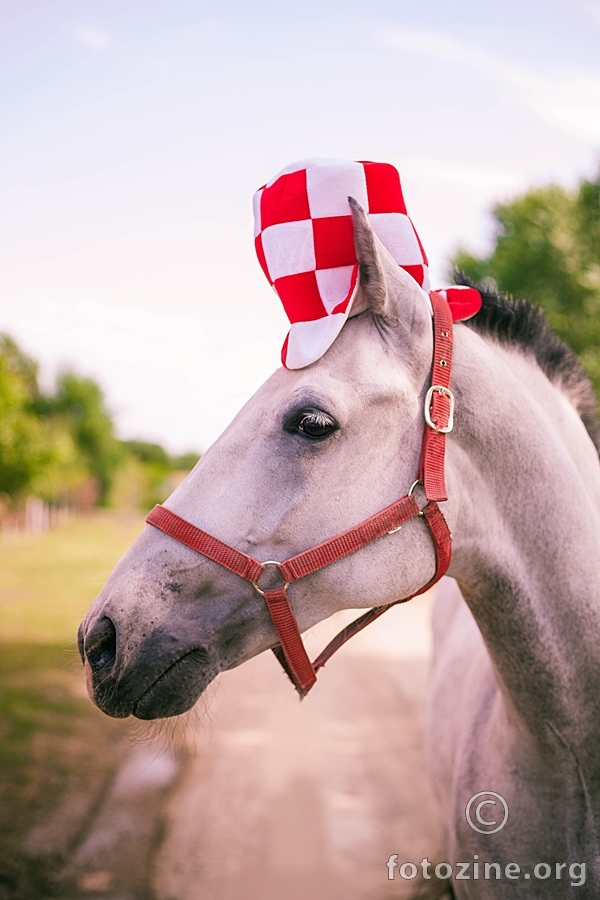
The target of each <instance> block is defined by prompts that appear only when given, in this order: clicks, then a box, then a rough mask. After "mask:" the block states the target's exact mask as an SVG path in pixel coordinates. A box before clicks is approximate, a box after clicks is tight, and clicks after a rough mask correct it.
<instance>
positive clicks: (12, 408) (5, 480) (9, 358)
mask: <svg viewBox="0 0 600 900" xmlns="http://www.w3.org/2000/svg"><path fill="white" fill-rule="evenodd" d="M38 395H39V391H38V384H37V366H36V364H35V363H34V361H33V360H32V359H30V358H29V357H28V356H26V355H25V354H24V353H22V351H21V350H20V349H19V347H18V346H17V344H16V343H15V342H14V341H13V340H12V338H10V337H9V336H8V335H6V334H2V335H0V494H4V495H6V496H8V497H9V498H10V500H11V501H17V500H19V499H20V498H21V497H22V496H24V495H26V494H27V493H28V492H29V491H30V490H31V488H32V486H33V484H34V482H35V479H36V477H37V475H38V474H39V472H40V471H41V470H42V469H43V468H44V467H45V466H46V465H47V463H48V460H49V454H48V447H47V445H46V442H45V440H44V429H43V427H42V425H41V423H40V421H39V419H38V418H37V416H36V414H35V411H34V405H35V401H36V399H37V397H38Z"/></svg>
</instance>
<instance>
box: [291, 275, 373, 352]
mask: <svg viewBox="0 0 600 900" xmlns="http://www.w3.org/2000/svg"><path fill="white" fill-rule="evenodd" d="M358 287H359V278H358V263H357V264H356V265H355V266H354V267H353V269H352V273H351V276H350V285H349V289H348V293H347V296H346V299H345V301H342V303H340V304H339V306H340V307H342V308H343V311H341V312H333V313H331V314H330V315H328V316H323V317H322V318H319V319H313V320H310V321H307V322H293V323H292V326H291V328H290V330H289V332H288V334H287V337H286V339H285V341H284V344H283V347H282V350H281V362H282V363H283V365H284V366H285V368H286V369H304V368H306V366H310V365H312V363H314V362H316V361H317V360H318V359H320V358H321V357H322V356H323V354H324V353H326V352H327V350H329V348H330V347H331V345H332V344H333V342H334V341H335V339H336V338H337V336H338V334H339V333H340V331H341V330H342V328H343V327H344V324H345V322H346V320H347V319H348V316H350V315H351V313H352V305H353V303H354V300H355V299H356V295H357V293H358ZM344 303H345V307H344ZM338 309H339V307H338Z"/></svg>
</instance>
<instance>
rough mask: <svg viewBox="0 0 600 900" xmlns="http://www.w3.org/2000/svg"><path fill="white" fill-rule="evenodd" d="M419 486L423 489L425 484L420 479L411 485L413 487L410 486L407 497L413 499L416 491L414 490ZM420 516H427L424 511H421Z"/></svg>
mask: <svg viewBox="0 0 600 900" xmlns="http://www.w3.org/2000/svg"><path fill="white" fill-rule="evenodd" d="M418 484H420V485H421V487H423V482H422V481H421V479H420V478H417V480H416V481H413V483H412V484H411V486H410V487H409V489H408V494H407V497H412V495H413V491H414V489H415V488H416V486H417V485H418ZM418 514H419V515H420V516H425V513H424V512H423V510H422V509H420V510H419V513H418Z"/></svg>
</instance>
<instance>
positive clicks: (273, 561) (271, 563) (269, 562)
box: [252, 559, 290, 597]
mask: <svg viewBox="0 0 600 900" xmlns="http://www.w3.org/2000/svg"><path fill="white" fill-rule="evenodd" d="M262 565H263V566H264V567H266V566H277V571H278V572H279V574H280V575H281V570H280V569H279V566H281V565H283V563H280V562H277V560H276V559H268V560H267V561H266V562H264V563H262ZM264 571H265V570H264V568H263V571H262V572H261V573H260V575H262V574H264ZM260 575H259V576H258V577H259V578H260ZM281 577H282V578H283V575H281ZM289 586H290V583H289V581H286V582H285V584H284V585H283V590H284V591H287V589H288V588H289ZM252 587H253V588H254V590H255V591H257V592H258V593H259V594H260V596H261V597H264V596H265V592H264V591H263V590H261V588H259V586H258V579H257V580H256V581H253V582H252ZM267 590H273V589H272V588H267Z"/></svg>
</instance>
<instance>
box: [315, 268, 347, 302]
mask: <svg viewBox="0 0 600 900" xmlns="http://www.w3.org/2000/svg"><path fill="white" fill-rule="evenodd" d="M353 271H354V266H338V267H337V268H335V269H317V272H316V278H317V284H318V285H319V293H320V295H321V300H322V301H323V306H324V307H325V309H326V310H327V312H328V313H330V314H331V313H332V312H333V310H334V309H335V308H336V306H337V305H338V303H341V302H342V300H345V299H346V297H347V296H348V292H349V291H350V284H351V282H352V272H353Z"/></svg>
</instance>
